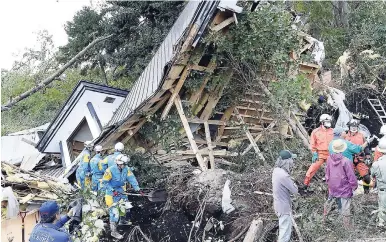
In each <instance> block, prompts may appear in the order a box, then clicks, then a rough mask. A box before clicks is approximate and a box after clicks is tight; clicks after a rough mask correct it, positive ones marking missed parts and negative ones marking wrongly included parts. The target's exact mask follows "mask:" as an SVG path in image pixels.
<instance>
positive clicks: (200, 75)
mask: <svg viewBox="0 0 386 242" xmlns="http://www.w3.org/2000/svg"><path fill="white" fill-rule="evenodd" d="M206 77H207V74H206V73H205V72H201V71H196V70H193V71H191V72H190V73H189V75H188V77H187V78H186V82H185V85H184V87H185V88H187V89H188V90H189V91H190V92H192V93H194V92H196V91H198V89H199V88H200V86H201V84H202V82H203V81H204V79H205V78H206Z"/></svg>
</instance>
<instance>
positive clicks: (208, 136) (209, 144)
mask: <svg viewBox="0 0 386 242" xmlns="http://www.w3.org/2000/svg"><path fill="white" fill-rule="evenodd" d="M204 127H205V137H206V141H207V142H208V149H209V161H210V167H211V169H212V170H213V169H215V165H214V155H213V147H212V140H211V139H210V130H209V124H208V122H205V123H204Z"/></svg>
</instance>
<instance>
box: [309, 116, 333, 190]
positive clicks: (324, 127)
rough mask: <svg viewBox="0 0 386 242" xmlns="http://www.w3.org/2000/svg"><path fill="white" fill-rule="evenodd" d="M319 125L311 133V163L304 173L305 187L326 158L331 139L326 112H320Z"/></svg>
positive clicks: (331, 131) (330, 119) (331, 132)
mask: <svg viewBox="0 0 386 242" xmlns="http://www.w3.org/2000/svg"><path fill="white" fill-rule="evenodd" d="M319 121H320V123H321V125H320V127H319V128H317V129H315V130H314V131H312V133H311V142H310V143H311V151H312V162H313V163H312V165H311V166H310V168H309V169H308V171H307V173H306V178H305V179H304V185H305V189H307V187H308V186H309V185H310V182H311V179H312V177H313V176H314V175H315V173H316V172H317V171H318V170H319V168H320V167H321V166H322V165H323V163H324V162H326V160H327V158H328V145H329V144H330V142H331V141H332V139H333V137H334V134H333V129H332V128H331V121H332V118H331V116H330V115H328V114H322V115H321V116H320V119H319Z"/></svg>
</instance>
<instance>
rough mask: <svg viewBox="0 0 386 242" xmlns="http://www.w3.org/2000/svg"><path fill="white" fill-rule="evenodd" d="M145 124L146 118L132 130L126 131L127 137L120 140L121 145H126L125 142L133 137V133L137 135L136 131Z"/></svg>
mask: <svg viewBox="0 0 386 242" xmlns="http://www.w3.org/2000/svg"><path fill="white" fill-rule="evenodd" d="M145 123H146V118H143V119H142V120H141V121H140V122H139V123H138V124H137V125H136V126H135V128H134V129H133V130H129V131H127V134H128V135H127V136H126V137H125V138H124V139H123V140H122V143H124V144H125V143H126V142H127V141H129V139H130V138H131V137H133V135H134V134H135V133H137V131H138V130H139V129H140V128H141V127H142V125H144V124H145Z"/></svg>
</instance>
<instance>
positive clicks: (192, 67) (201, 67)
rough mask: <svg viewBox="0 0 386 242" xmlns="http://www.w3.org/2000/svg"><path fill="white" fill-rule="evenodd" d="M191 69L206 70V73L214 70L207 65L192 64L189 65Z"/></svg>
mask: <svg viewBox="0 0 386 242" xmlns="http://www.w3.org/2000/svg"><path fill="white" fill-rule="evenodd" d="M191 69H192V70H195V71H201V72H206V73H212V72H213V71H214V70H213V69H212V68H210V67H207V66H199V65H192V66H191Z"/></svg>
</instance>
